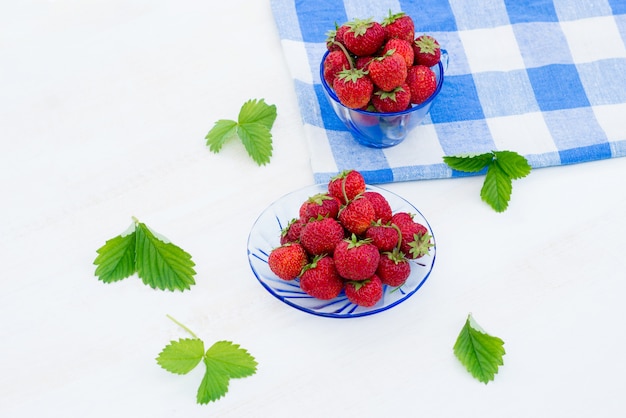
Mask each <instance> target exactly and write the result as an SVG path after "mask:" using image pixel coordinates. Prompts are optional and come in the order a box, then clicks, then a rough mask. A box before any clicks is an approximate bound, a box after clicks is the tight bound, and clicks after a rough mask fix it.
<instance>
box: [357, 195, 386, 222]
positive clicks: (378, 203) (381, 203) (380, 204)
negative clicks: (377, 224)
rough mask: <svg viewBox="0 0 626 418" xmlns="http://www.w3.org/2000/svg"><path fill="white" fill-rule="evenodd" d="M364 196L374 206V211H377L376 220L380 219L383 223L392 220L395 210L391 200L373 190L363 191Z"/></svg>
mask: <svg viewBox="0 0 626 418" xmlns="http://www.w3.org/2000/svg"><path fill="white" fill-rule="evenodd" d="M363 197H365V198H366V199H367V200H369V201H370V202H371V203H372V205H373V206H374V212H376V220H380V221H382V222H383V223H388V222H391V218H392V216H393V212H392V210H391V205H389V201H388V200H387V199H386V198H385V196H383V195H382V194H380V193H378V192H375V191H373V190H368V191H365V192H364V193H363Z"/></svg>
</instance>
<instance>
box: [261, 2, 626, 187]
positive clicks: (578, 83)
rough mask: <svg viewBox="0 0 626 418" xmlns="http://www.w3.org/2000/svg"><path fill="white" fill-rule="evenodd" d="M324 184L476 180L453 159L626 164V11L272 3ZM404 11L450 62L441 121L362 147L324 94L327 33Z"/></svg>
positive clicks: (432, 119) (552, 5) (550, 5)
mask: <svg viewBox="0 0 626 418" xmlns="http://www.w3.org/2000/svg"><path fill="white" fill-rule="evenodd" d="M271 5H272V10H273V14H274V17H275V20H276V24H277V27H278V32H279V35H280V38H281V42H282V47H283V50H284V54H285V57H286V59H287V62H288V66H289V69H290V71H291V74H292V76H293V78H294V81H295V88H296V93H297V95H298V100H299V106H300V110H301V113H302V118H303V122H304V127H305V134H306V136H307V141H308V145H309V150H310V153H311V165H312V169H313V172H314V177H315V181H316V182H318V183H322V182H325V181H327V180H328V179H329V178H330V177H331V176H333V175H334V174H336V173H337V172H339V171H342V170H344V169H349V168H353V169H357V170H359V171H361V172H362V173H363V175H364V177H365V179H366V181H367V182H368V183H370V184H375V183H388V182H393V181H408V180H420V179H432V178H445V177H454V176H461V175H464V174H462V173H459V172H456V171H452V170H450V169H449V168H448V167H447V166H446V165H445V164H444V163H443V160H442V157H443V156H444V155H458V154H467V153H480V152H488V151H492V150H511V151H516V152H518V153H520V154H522V155H524V156H525V157H526V158H527V159H528V161H529V163H530V164H531V166H532V167H534V168H539V167H546V166H555V165H563V164H573V163H579V162H585V161H592V160H599V159H605V158H611V157H622V156H626V46H625V45H626V0H596V1H594V2H589V1H587V0H553V1H552V0H481V1H480V2H476V1H472V0H420V1H409V0H406V1H401V0H400V1H398V0H343V1H340V0H271ZM390 10H391V11H392V12H394V13H395V12H399V11H403V12H405V13H407V14H408V15H409V16H411V17H412V18H413V20H414V22H415V26H416V35H419V34H422V33H426V34H430V35H432V36H433V37H435V38H436V39H437V40H438V41H439V42H440V44H441V45H442V48H444V49H446V50H447V51H448V54H449V57H450V62H449V66H448V69H447V71H446V73H445V81H444V86H443V88H442V91H441V93H440V95H439V96H438V97H437V99H436V101H435V103H434V104H433V106H432V108H431V111H430V115H429V117H428V118H427V119H426V120H425V121H424V123H423V124H422V125H420V126H419V127H418V128H417V130H416V131H414V132H412V133H411V134H410V135H409V136H408V137H407V139H406V140H404V142H402V143H401V144H399V145H397V146H395V147H391V148H386V149H372V148H367V147H364V146H362V145H359V144H358V143H357V142H356V141H354V140H353V139H352V137H351V135H350V133H349V132H348V131H347V130H346V128H345V127H344V125H343V124H342V123H341V121H340V120H339V119H338V118H337V117H336V115H335V114H334V112H333V110H332V109H331V107H330V105H329V104H328V102H327V99H326V97H324V94H323V92H322V86H321V84H320V78H319V64H320V60H321V58H322V55H323V54H324V52H325V48H326V45H325V40H326V33H327V32H328V31H329V30H331V29H333V28H334V27H335V24H336V23H337V24H342V23H344V22H346V21H348V20H352V19H354V18H369V17H372V18H374V19H375V20H377V21H381V20H382V19H383V18H384V17H385V16H387V15H388V13H389V11H390Z"/></svg>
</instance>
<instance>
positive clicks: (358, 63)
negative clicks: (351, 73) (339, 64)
mask: <svg viewBox="0 0 626 418" xmlns="http://www.w3.org/2000/svg"><path fill="white" fill-rule="evenodd" d="M373 59H374V57H373V56H371V55H367V56H364V57H357V58H356V60H355V61H354V66H355V67H356V68H358V69H359V70H363V71H368V70H369V68H370V62H371V61H372V60H373Z"/></svg>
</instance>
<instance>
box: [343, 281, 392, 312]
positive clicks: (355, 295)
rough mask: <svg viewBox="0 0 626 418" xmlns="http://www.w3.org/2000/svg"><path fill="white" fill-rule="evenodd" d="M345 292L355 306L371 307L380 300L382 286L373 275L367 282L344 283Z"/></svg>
mask: <svg viewBox="0 0 626 418" xmlns="http://www.w3.org/2000/svg"><path fill="white" fill-rule="evenodd" d="M345 292H346V297H347V298H348V300H349V301H350V302H352V303H354V304H355V305H359V306H364V307H371V306H374V305H376V304H377V303H378V302H379V301H380V300H381V299H382V297H383V284H382V282H381V281H380V278H379V277H378V276H376V275H373V276H372V277H370V278H369V279H367V280H363V281H349V282H346V285H345Z"/></svg>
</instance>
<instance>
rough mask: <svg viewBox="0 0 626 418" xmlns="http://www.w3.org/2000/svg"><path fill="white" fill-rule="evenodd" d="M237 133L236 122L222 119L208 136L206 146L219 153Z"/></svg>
mask: <svg viewBox="0 0 626 418" xmlns="http://www.w3.org/2000/svg"><path fill="white" fill-rule="evenodd" d="M236 133H237V122H235V121H234V120H228V119H220V120H218V121H217V122H215V125H214V126H213V128H212V129H211V130H210V131H209V133H208V134H207V136H206V140H207V141H206V144H207V145H208V146H209V149H210V150H211V151H212V152H214V153H218V152H220V150H221V149H222V146H223V145H224V143H226V141H228V140H229V139H230V138H232V137H233V136H234V135H235V134H236Z"/></svg>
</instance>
